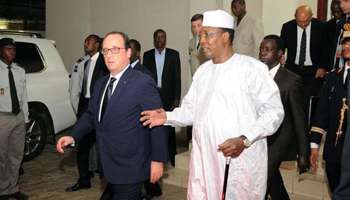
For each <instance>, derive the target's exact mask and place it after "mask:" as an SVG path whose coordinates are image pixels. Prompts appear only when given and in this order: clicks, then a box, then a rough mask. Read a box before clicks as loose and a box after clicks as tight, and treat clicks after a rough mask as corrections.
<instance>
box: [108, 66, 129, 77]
mask: <svg viewBox="0 0 350 200" xmlns="http://www.w3.org/2000/svg"><path fill="white" fill-rule="evenodd" d="M129 66H130V64H128V66H126V67H125V68H124V69H123V71H121V72H119V73H118V74H116V75H115V76H112V74H109V78H112V77H114V78H115V79H117V80H119V79H120V77H122V75H123V74H124V72H125V71H126V70H127V69H128V68H129Z"/></svg>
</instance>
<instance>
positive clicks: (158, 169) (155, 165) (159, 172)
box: [150, 161, 164, 183]
mask: <svg viewBox="0 0 350 200" xmlns="http://www.w3.org/2000/svg"><path fill="white" fill-rule="evenodd" d="M163 171H164V164H163V163H162V162H156V161H151V177H150V182H151V183H155V182H157V181H158V180H159V179H160V177H162V176H163Z"/></svg>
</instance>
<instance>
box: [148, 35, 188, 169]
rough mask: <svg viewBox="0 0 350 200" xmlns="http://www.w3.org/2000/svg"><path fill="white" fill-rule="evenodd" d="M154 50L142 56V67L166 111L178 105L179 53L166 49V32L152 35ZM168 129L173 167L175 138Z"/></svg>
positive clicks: (179, 86) (172, 131) (179, 89)
mask: <svg viewBox="0 0 350 200" xmlns="http://www.w3.org/2000/svg"><path fill="white" fill-rule="evenodd" d="M153 43H154V47H155V48H154V49H151V50H149V51H147V52H145V53H144V54H143V65H145V66H146V67H147V68H148V69H149V70H150V71H151V73H152V75H153V78H154V80H155V81H156V83H157V85H158V87H159V89H160V96H161V98H162V102H163V106H164V109H165V110H166V111H171V110H173V109H174V108H175V107H177V106H178V105H179V102H180V96H181V64H180V57H179V52H177V51H175V50H173V49H170V48H166V47H165V46H166V32H165V31H164V30H162V29H158V30H156V31H155V32H154V34H153ZM168 129H169V156H170V161H171V164H172V165H173V166H175V154H176V138H175V129H174V128H172V127H168Z"/></svg>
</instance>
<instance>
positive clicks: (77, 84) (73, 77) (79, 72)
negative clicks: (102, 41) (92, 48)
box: [69, 54, 90, 114]
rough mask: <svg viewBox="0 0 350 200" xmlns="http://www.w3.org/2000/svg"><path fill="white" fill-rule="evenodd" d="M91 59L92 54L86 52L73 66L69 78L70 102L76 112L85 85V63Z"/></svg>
mask: <svg viewBox="0 0 350 200" xmlns="http://www.w3.org/2000/svg"><path fill="white" fill-rule="evenodd" d="M89 59H90V55H89V54H86V55H84V56H83V57H81V58H79V59H78V60H77V62H76V63H75V64H74V66H73V68H72V72H71V74H70V79H69V94H70V102H71V104H72V108H73V110H74V113H75V114H77V113H78V105H79V98H80V93H81V88H82V86H83V78H84V64H85V62H86V61H88V60H89Z"/></svg>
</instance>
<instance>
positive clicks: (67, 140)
mask: <svg viewBox="0 0 350 200" xmlns="http://www.w3.org/2000/svg"><path fill="white" fill-rule="evenodd" d="M73 143H74V139H73V137H71V136H63V137H61V138H60V139H59V140H58V141H57V144H56V150H57V151H58V152H59V153H64V150H63V149H64V147H66V146H68V145H70V144H73Z"/></svg>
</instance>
